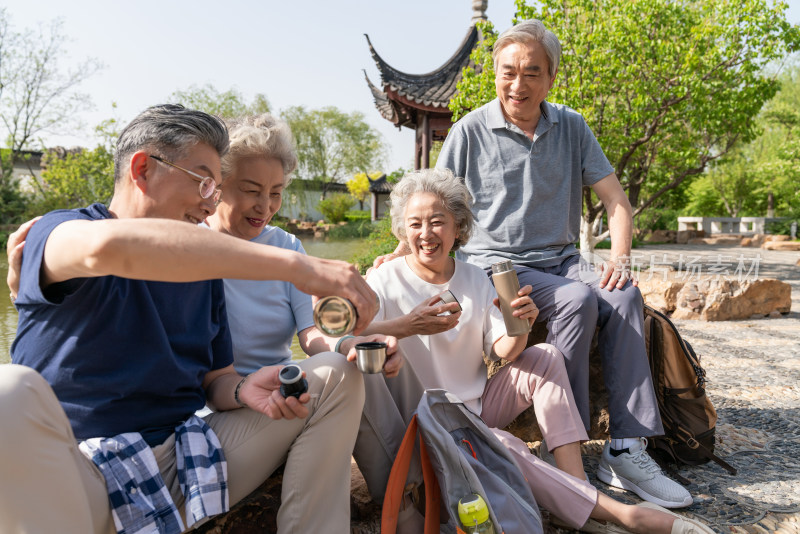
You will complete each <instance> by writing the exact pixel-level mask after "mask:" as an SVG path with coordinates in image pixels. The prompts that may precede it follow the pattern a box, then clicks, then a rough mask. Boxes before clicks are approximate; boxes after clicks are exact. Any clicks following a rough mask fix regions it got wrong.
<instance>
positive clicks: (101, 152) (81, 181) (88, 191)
mask: <svg viewBox="0 0 800 534" xmlns="http://www.w3.org/2000/svg"><path fill="white" fill-rule="evenodd" d="M42 167H43V170H42V184H41V197H40V198H41V200H40V202H39V203H37V209H38V210H39V212H40V213H42V212H46V211H50V210H54V209H61V208H75V207H80V206H87V205H89V204H91V203H93V202H101V203H104V204H108V202H109V201H110V200H111V197H112V195H113V194H114V157H113V155H112V153H111V151H110V150H109V149H108V148H107V147H105V146H98V147H97V148H95V149H94V150H88V149H78V150H70V151H63V150H51V151H48V152H47V153H45V155H44V157H43V160H42Z"/></svg>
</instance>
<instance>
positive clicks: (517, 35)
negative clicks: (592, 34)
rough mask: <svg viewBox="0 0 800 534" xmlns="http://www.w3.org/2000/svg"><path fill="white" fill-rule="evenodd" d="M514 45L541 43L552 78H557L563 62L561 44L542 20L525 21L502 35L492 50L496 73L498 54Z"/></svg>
mask: <svg viewBox="0 0 800 534" xmlns="http://www.w3.org/2000/svg"><path fill="white" fill-rule="evenodd" d="M513 43H520V44H529V43H540V44H541V45H542V48H544V52H545V54H547V62H548V63H549V64H550V69H549V74H550V77H551V78H553V77H555V75H556V72H558V64H559V63H560V62H561V43H559V42H558V37H556V34H554V33H553V32H551V31H550V30H548V29H547V28H545V27H544V24H542V22H541V21H540V20H536V19H530V20H523V21H522V22H519V23H517V24H515V25H513V26H511V27H510V28H509V29H507V30H506V31H504V32H503V33H501V34H500V37H498V38H497V41H496V42H495V43H494V48H493V49H492V61H493V62H494V70H495V72H496V71H497V54H499V53H500V50H502V49H503V48H505V47H507V46H508V45H510V44H513Z"/></svg>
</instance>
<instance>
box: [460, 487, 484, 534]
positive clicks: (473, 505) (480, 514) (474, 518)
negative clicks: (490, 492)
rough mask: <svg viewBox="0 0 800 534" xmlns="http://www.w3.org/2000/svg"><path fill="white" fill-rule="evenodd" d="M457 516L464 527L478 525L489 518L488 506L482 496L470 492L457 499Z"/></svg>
mask: <svg viewBox="0 0 800 534" xmlns="http://www.w3.org/2000/svg"><path fill="white" fill-rule="evenodd" d="M458 518H459V519H460V520H461V524H462V525H464V526H466V527H471V526H473V525H480V524H481V523H485V522H486V520H488V519H489V507H488V506H486V501H484V500H483V497H481V496H480V495H477V494H475V493H472V494H470V495H467V496H466V497H464V498H463V499H461V500H460V501H458Z"/></svg>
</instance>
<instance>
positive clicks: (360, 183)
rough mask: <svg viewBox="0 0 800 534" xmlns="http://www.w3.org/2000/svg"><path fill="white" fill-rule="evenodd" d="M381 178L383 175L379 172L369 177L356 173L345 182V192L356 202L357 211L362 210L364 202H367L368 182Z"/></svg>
mask: <svg viewBox="0 0 800 534" xmlns="http://www.w3.org/2000/svg"><path fill="white" fill-rule="evenodd" d="M381 176H383V173H382V172H380V171H375V172H371V173H369V176H367V173H365V172H357V173H356V174H355V175H354V176H353V177H352V178H350V179H349V180H347V182H345V185H346V186H347V191H349V192H350V194H351V195H352V196H353V198H355V199H356V200H357V201H358V206H359V208H358V209H360V210H363V209H364V201H365V200H367V197H368V196H369V183H370V180H377V179H378V178H380V177H381Z"/></svg>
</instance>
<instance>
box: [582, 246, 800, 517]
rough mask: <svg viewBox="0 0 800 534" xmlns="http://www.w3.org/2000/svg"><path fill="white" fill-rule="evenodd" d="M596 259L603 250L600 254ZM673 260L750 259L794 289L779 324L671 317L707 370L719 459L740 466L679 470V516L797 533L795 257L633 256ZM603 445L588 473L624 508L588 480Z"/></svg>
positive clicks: (591, 453)
mask: <svg viewBox="0 0 800 534" xmlns="http://www.w3.org/2000/svg"><path fill="white" fill-rule="evenodd" d="M600 253H601V255H602V254H603V252H602V251H601V252H600ZM634 253H635V254H641V255H642V256H643V257H644V258H645V260H646V261H649V260H647V258H649V257H654V258H657V259H658V261H663V258H664V257H665V256H666V261H667V262H669V261H675V262H677V261H678V259H679V257H680V255H681V254H683V256H684V260H686V259H688V258H689V257H698V258H700V262H701V263H702V262H706V263H709V262H714V261H716V260H717V259H718V258H719V257H720V256H722V257H723V258H732V259H733V263H734V265H735V264H736V263H737V259H738V258H745V260H746V262H747V264H748V265H751V264H752V260H753V259H754V258H755V259H756V261H757V263H758V268H759V273H758V275H759V277H761V278H777V279H779V280H783V281H785V282H787V283H789V284H790V285H791V286H792V311H791V313H789V314H787V315H784V316H783V317H782V318H780V319H758V320H745V321H724V322H704V321H675V324H676V326H677V327H678V329H679V330H680V332H681V334H682V335H683V336H684V337H685V338H686V339H687V340H688V341H689V342H690V343H691V344H692V346H693V347H694V349H695V351H696V352H697V353H698V354H699V355H700V357H701V363H702V364H703V367H704V368H705V369H706V372H707V378H708V386H707V391H708V393H709V395H710V397H711V400H712V402H713V403H714V406H715V408H716V409H717V413H718V415H719V421H718V424H717V425H718V426H717V450H716V451H717V454H718V455H720V456H722V457H723V458H724V459H726V460H727V461H728V462H729V463H731V464H733V465H734V466H735V467H736V468H737V469H738V475H736V476H732V475H730V474H728V473H727V472H726V471H724V470H723V469H722V468H720V467H719V466H717V465H716V464H714V463H713V462H712V463H709V464H706V465H703V466H698V467H692V468H684V469H681V470H680V474H681V475H682V476H683V477H685V478H687V479H689V480H690V481H692V484H691V485H690V486H689V487H688V489H689V491H690V492H691V493H692V495H693V496H694V503H693V504H692V506H690V507H689V508H687V509H685V510H684V512H685V513H687V515H694V516H696V517H699V518H702V519H704V520H705V521H706V522H707V523H708V524H709V525H711V526H712V528H714V529H715V530H717V531H718V532H736V533H739V532H754V533H755V532H786V533H800V313H799V312H800V267H798V266H797V265H796V263H797V261H798V260H799V259H800V253H797V252H777V251H765V250H760V249H751V248H741V247H712V246H684V245H671V246H669V245H663V246H648V247H644V248H641V249H637V250H636V251H634ZM601 446H602V444H601V443H600V442H590V443H588V444H586V445H585V446H584V454H585V461H584V463H585V467H586V470H587V473H590V476H591V478H592V482H593V483H594V484H595V486H596V487H598V488H600V489H601V490H603V491H605V492H607V493H609V494H611V495H614V496H615V497H617V498H620V499H622V500H625V501H626V502H637V501H638V499H637V498H635V497H631V496H630V495H629V494H627V493H625V492H617V491H614V490H611V489H609V488H608V487H607V486H605V485H604V484H603V483H602V482H599V481H597V480H596V479H594V478H593V473H594V470H595V468H596V465H597V460H598V457H599V453H600V448H601Z"/></svg>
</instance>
